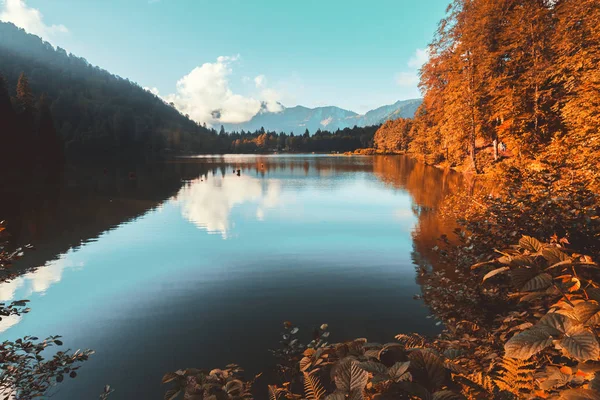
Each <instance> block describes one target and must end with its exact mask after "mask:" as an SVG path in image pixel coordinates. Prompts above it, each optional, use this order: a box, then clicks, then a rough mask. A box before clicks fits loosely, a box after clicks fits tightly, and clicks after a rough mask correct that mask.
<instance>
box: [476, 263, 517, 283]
mask: <svg viewBox="0 0 600 400" xmlns="http://www.w3.org/2000/svg"><path fill="white" fill-rule="evenodd" d="M506 271H510V268H509V267H500V268H496V269H495V270H492V271H490V272H488V273H487V274H485V276H484V277H483V280H482V282H485V281H486V280H488V279H490V278H491V277H493V276H496V275H498V274H501V273H503V272H506Z"/></svg>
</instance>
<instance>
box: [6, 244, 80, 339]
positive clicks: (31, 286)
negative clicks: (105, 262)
mask: <svg viewBox="0 0 600 400" xmlns="http://www.w3.org/2000/svg"><path fill="white" fill-rule="evenodd" d="M81 266H83V264H75V263H72V262H70V261H69V260H68V258H67V255H65V254H63V255H61V256H60V258H59V259H58V260H54V261H50V262H48V263H47V264H46V265H45V266H43V267H40V268H38V269H36V270H33V271H31V272H28V273H26V274H23V275H21V276H19V277H17V278H15V279H13V280H12V281H9V282H2V283H0V301H1V302H10V301H14V300H22V299H26V298H27V297H29V296H30V295H31V294H33V293H39V294H44V293H45V292H46V290H47V289H48V288H49V287H50V286H51V285H52V284H54V283H58V282H60V280H61V278H62V274H63V271H64V270H65V269H66V268H75V267H81ZM20 320H21V317H17V316H10V317H3V318H2V321H0V333H2V332H4V331H6V330H7V329H8V328H10V327H12V326H14V325H16V324H17V323H18V322H19V321H20Z"/></svg>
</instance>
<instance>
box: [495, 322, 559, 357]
mask: <svg viewBox="0 0 600 400" xmlns="http://www.w3.org/2000/svg"><path fill="white" fill-rule="evenodd" d="M551 344H552V336H551V335H550V334H549V333H548V332H547V331H546V330H545V329H542V328H540V327H533V328H531V329H527V330H525V331H523V332H520V333H517V334H516V335H514V336H513V337H512V338H510V340H509V341H508V342H506V344H505V345H504V352H505V354H506V356H507V357H510V358H517V359H519V360H527V359H528V358H530V357H531V356H532V355H534V354H536V353H539V352H540V351H542V350H543V349H545V348H546V347H548V346H550V345H551Z"/></svg>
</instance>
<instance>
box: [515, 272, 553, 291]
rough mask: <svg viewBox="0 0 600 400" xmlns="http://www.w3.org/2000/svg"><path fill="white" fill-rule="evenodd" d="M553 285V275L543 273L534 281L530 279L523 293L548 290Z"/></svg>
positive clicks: (524, 286)
mask: <svg viewBox="0 0 600 400" xmlns="http://www.w3.org/2000/svg"><path fill="white" fill-rule="evenodd" d="M551 285H552V275H550V274H547V273H545V272H544V273H542V274H539V275H536V276H535V277H534V278H533V279H530V280H529V281H527V283H525V284H524V285H523V287H522V288H521V290H522V291H523V292H535V291H537V290H541V289H547V288H548V287H550V286H551Z"/></svg>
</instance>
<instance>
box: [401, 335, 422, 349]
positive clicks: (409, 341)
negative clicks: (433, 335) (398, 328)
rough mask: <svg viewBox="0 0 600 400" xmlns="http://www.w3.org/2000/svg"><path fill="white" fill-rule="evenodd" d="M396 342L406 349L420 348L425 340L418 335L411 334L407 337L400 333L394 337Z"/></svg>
mask: <svg viewBox="0 0 600 400" xmlns="http://www.w3.org/2000/svg"><path fill="white" fill-rule="evenodd" d="M396 340H398V341H399V342H400V343H401V344H402V345H403V346H404V348H406V349H416V348H421V347H423V346H424V345H425V338H424V337H423V336H421V335H419V334H418V333H411V334H409V335H405V334H403V333H401V334H399V335H396Z"/></svg>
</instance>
